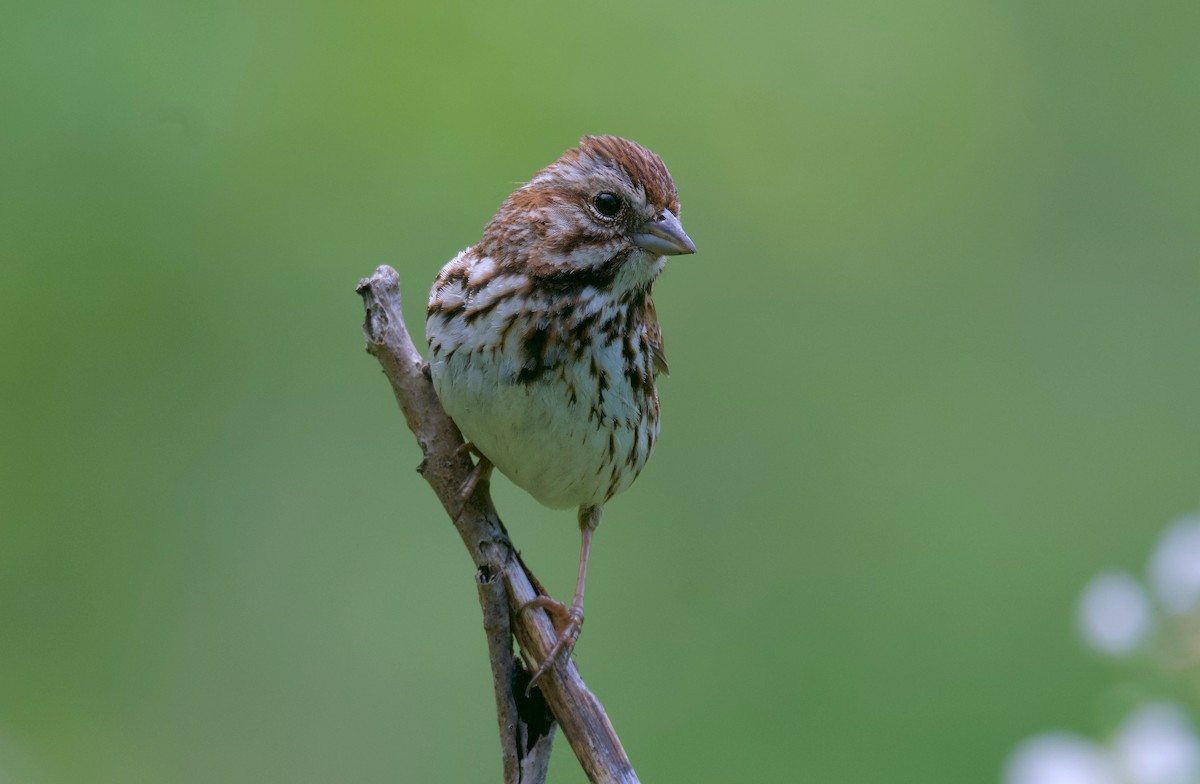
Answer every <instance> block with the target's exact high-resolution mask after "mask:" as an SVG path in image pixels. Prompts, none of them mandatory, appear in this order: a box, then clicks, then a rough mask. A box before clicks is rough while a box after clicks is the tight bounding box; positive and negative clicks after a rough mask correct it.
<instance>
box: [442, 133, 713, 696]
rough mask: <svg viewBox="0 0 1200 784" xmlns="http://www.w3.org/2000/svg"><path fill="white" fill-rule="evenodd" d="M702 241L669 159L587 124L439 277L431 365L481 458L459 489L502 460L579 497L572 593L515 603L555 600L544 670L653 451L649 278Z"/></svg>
mask: <svg viewBox="0 0 1200 784" xmlns="http://www.w3.org/2000/svg"><path fill="white" fill-rule="evenodd" d="M695 252H696V246H695V244H694V243H693V242H692V240H691V238H690V237H689V236H688V235H687V232H685V231H684V229H683V225H682V224H681V223H680V220H679V196H678V193H677V191H676V187H675V181H674V180H673V179H672V177H671V174H670V172H669V171H668V170H667V167H666V166H665V165H664V164H663V162H662V159H661V158H659V156H658V155H656V154H655V153H653V152H651V151H650V150H648V149H646V148H645V147H643V146H641V145H640V144H638V143H636V142H633V141H629V140H627V139H623V138H620V137H617V136H607V135H606V136H584V137H583V138H582V139H581V140H580V142H579V144H578V146H576V147H573V148H571V149H569V150H567V151H566V152H565V153H563V154H562V155H561V156H560V157H559V158H558V159H557V160H555V161H554V162H553V163H551V164H549V165H548V166H546V167H545V168H543V169H541V170H540V171H538V172H537V173H536V174H534V176H533V178H532V179H530V180H529V182H527V183H526V184H524V185H522V186H521V187H519V188H518V189H517V190H515V191H513V193H512V194H510V195H509V197H508V198H507V199H506V200H505V201H504V203H503V204H502V205H501V206H500V208H499V209H498V210H497V212H496V213H495V215H494V217H493V218H492V219H491V221H490V222H489V223H488V224H487V226H486V227H485V228H484V230H483V235H482V237H481V238H480V240H479V242H477V243H476V244H474V245H472V246H470V247H468V248H467V249H465V250H463V251H462V252H461V253H459V254H458V255H457V256H455V257H454V258H453V259H451V260H450V261H449V262H448V263H447V264H446V265H445V266H444V267H443V268H442V270H441V272H440V273H439V274H438V275H437V278H436V279H435V281H434V283H433V287H432V289H431V291H430V295H429V304H428V308H427V311H426V323H425V332H426V338H427V342H428V345H429V350H430V357H431V359H430V363H429V367H430V376H431V378H432V381H433V386H434V389H435V391H436V393H437V395H438V398H439V400H440V401H441V403H442V406H443V407H444V408H445V410H446V412H447V413H448V414H449V415H450V417H451V418H452V419H453V420H454V422H455V423H456V424H457V425H458V427H459V429H460V430H461V431H462V432H463V434H464V438H465V439H466V443H465V444H464V449H466V450H470V451H471V452H473V453H474V454H476V455H477V456H478V462H477V463H476V464H475V466H474V469H473V470H472V472H471V474H470V476H469V478H468V479H467V481H466V482H464V484H463V487H462V489H461V494H462V496H463V499H464V500H466V499H467V498H469V497H470V495H471V494H472V493H473V492H474V491H475V490H476V488H477V486H478V484H479V482H480V481H481V480H484V479H487V478H489V477H490V474H491V471H492V468H493V467H494V468H496V469H498V470H499V471H500V472H501V473H502V474H504V475H505V476H506V477H508V478H509V479H510V480H512V482H513V483H514V484H516V485H517V486H518V487H520V488H522V489H523V490H525V491H526V492H528V493H529V494H530V495H531V496H533V498H534V499H536V500H537V501H539V502H540V503H542V504H544V505H545V506H547V507H550V508H552V509H570V508H574V509H577V510H578V512H577V514H578V523H579V530H580V533H581V545H580V555H579V574H578V578H577V580H576V584H575V593H574V596H573V598H572V600H571V603H570V604H569V605H566V604H563V603H562V602H559V601H556V600H555V599H553V598H551V597H549V596H545V595H539V596H538V597H537V598H536V599H534V600H532V601H531V602H529V603H528V604H526V605H525V606H523V607H522V608H521V611H522V612H524V611H526V610H530V609H532V608H534V607H540V608H542V609H543V610H545V611H546V612H547V613H548V614H549V616H550V617H551V620H552V621H553V622H554V626H555V629H556V633H557V638H556V640H555V643H554V646H553V647H552V648H551V650H550V651H549V653H548V654H547V655H546V657H545V658H544V660H543V661H542V662H541V663H540V665H539V667H538V669H537V672H536V673H535V674H534V675H533V678H532V681H533V682H534V683H536V682H537V681H538V679H540V678H541V677H542V675H544V674H545V672H547V671H548V669H549V668H550V667H551V666H552V665H553V663H554V662H555V661H556V660H557V659H558V657H560V656H561V657H562V658H563V659H564V660H569V659H570V656H571V652H572V651H573V649H574V647H575V643H576V641H577V640H578V638H579V633H580V630H581V628H582V626H583V618H584V613H583V596H584V586H585V583H586V581H587V567H588V557H589V554H590V551H591V544H592V535H593V533H594V532H595V530H596V527H597V526H598V525H599V523H600V517H601V514H602V512H603V509H604V505H605V504H606V503H607V502H608V501H609V500H610V499H611V498H612V497H613V496H615V495H617V494H618V493H621V492H622V491H624V490H625V489H627V488H628V487H629V486H630V485H631V484H632V483H633V481H634V480H635V479H636V478H637V477H638V475H639V474H640V473H641V472H642V469H643V468H644V467H645V465H646V462H647V461H648V460H649V459H650V455H651V452H653V451H654V445H655V442H656V441H657V439H658V434H659V414H660V410H659V399H658V391H657V387H656V381H657V379H658V376H659V375H660V374H664V375H665V374H666V373H667V370H668V368H667V359H666V355H665V353H664V352H663V337H662V331H661V329H660V327H659V324H658V317H657V314H656V312H655V309H654V300H653V299H652V298H651V289H652V286H653V284H654V281H655V279H656V278H658V276H659V274H660V273H661V272H662V271H663V268H664V267H665V265H666V263H667V258H668V257H670V256H681V255H687V254H692V253H695Z"/></svg>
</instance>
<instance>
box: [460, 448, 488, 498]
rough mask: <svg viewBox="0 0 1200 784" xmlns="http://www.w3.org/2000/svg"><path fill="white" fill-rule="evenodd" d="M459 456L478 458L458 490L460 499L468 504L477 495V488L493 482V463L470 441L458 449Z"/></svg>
mask: <svg viewBox="0 0 1200 784" xmlns="http://www.w3.org/2000/svg"><path fill="white" fill-rule="evenodd" d="M458 454H460V455H475V456H476V458H477V461H476V463H475V466H474V467H473V468H472V469H471V473H469V474H467V478H466V479H464V480H463V483H462V484H461V485H459V488H458V497H459V498H461V499H462V500H463V501H464V502H466V500H467V499H468V498H470V497H471V496H472V495H473V494H474V493H475V488H476V487H478V486H479V483H480V482H488V481H490V480H491V478H492V461H491V460H488V459H487V458H486V457H485V456H484V454H483V452H480V451H479V449H478V448H477V447H476V446H475V445H474V444H473V443H471V442H470V441H468V442H466V443H465V444H463V445H462V446H460V447H459V448H458Z"/></svg>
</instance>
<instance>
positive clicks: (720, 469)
mask: <svg viewBox="0 0 1200 784" xmlns="http://www.w3.org/2000/svg"><path fill="white" fill-rule="evenodd" d="M4 16H5V21H4V24H3V25H2V26H0V74H3V77H2V78H0V106H2V107H3V119H0V254H2V258H0V363H2V365H0V366H2V367H3V373H0V443H2V444H3V449H0V542H2V543H3V544H2V546H0V780H6V781H8V780H11V781H20V782H33V783H34V784H57V783H58V782H73V781H88V782H95V783H97V784H98V783H101V782H129V781H171V782H176V783H177V784H188V783H189V782H212V781H230V782H242V781H245V782H249V781H256V782H257V781H289V782H328V781H354V782H395V781H406V782H410V781H411V782H416V781H448V782H450V781H495V780H497V777H498V774H499V769H500V764H499V748H498V743H497V741H496V738H495V729H494V716H493V713H492V706H491V691H490V687H489V680H488V674H487V668H486V665H485V646H484V641H483V639H482V635H481V632H480V629H479V624H478V618H477V616H478V607H477V605H476V600H475V592H474V590H473V589H472V586H471V570H470V563H469V561H468V559H467V558H466V557H465V555H464V553H463V552H462V546H461V544H460V543H459V541H458V540H457V538H456V537H455V536H453V534H452V532H451V530H450V528H449V526H448V525H447V523H446V521H445V519H444V516H443V514H442V512H441V510H440V508H439V507H438V506H437V505H436V503H435V501H434V499H433V497H432V495H431V494H430V493H429V492H428V490H427V488H426V487H424V486H423V484H422V483H421V482H420V480H419V478H418V477H417V475H416V474H415V473H414V472H413V471H412V468H413V466H414V465H415V464H416V462H417V459H418V452H417V448H416V446H415V444H414V443H413V441H412V439H411V438H410V437H409V435H408V433H407V432H406V430H405V429H404V424H403V420H402V418H401V417H400V416H399V415H398V414H397V412H396V411H395V404H394V402H393V401H392V399H391V395H390V393H389V392H388V390H387V388H386V385H385V383H384V381H383V379H382V378H381V376H380V374H379V371H378V368H377V367H376V365H375V363H374V362H373V361H372V360H371V359H370V358H369V357H367V356H366V355H365V354H364V353H363V352H362V339H361V336H360V332H359V323H360V321H361V314H360V306H359V301H358V298H357V297H356V296H354V293H353V287H354V284H355V283H356V281H357V280H358V278H359V277H361V276H363V275H365V274H367V273H369V272H370V271H371V270H372V269H373V268H374V267H375V265H377V264H380V263H392V264H394V265H395V266H396V267H397V268H398V269H399V270H400V272H401V275H402V278H403V279H404V281H405V283H406V285H407V289H406V292H405V301H406V304H407V307H408V309H409V310H408V312H409V317H410V321H411V322H412V325H413V326H414V329H415V331H417V332H418V334H419V333H420V328H419V323H420V320H421V318H420V314H421V311H422V308H423V303H424V299H425V294H426V292H427V290H428V289H427V287H428V284H429V282H430V281H431V280H432V278H433V275H434V274H435V272H436V270H437V269H438V268H439V267H440V266H441V264H442V263H444V261H445V260H447V259H448V258H450V257H451V256H452V255H453V254H454V253H455V252H457V251H458V250H459V249H461V248H462V247H464V246H466V245H468V244H471V243H472V242H474V241H475V239H476V238H477V237H478V236H479V232H480V229H481V228H482V226H483V225H484V223H485V222H486V221H487V220H488V218H489V217H490V216H491V213H492V211H493V210H494V209H495V208H496V207H497V206H498V205H499V203H500V202H501V200H502V199H503V198H504V196H505V195H506V194H507V193H508V192H509V191H510V190H511V189H512V188H513V186H514V184H515V183H517V182H520V181H522V180H523V179H525V178H527V177H528V176H530V175H531V174H532V173H533V172H534V171H535V170H536V169H537V168H539V167H540V166H542V165H544V164H545V163H547V162H549V161H550V160H552V159H553V158H554V157H555V156H557V155H558V154H559V153H560V152H561V151H562V150H563V149H565V148H567V147H569V146H572V145H573V144H574V143H575V141H576V140H577V139H578V137H579V136H580V135H582V134H584V133H616V134H621V135H625V136H628V137H630V138H633V139H636V140H638V141H640V142H642V143H644V144H646V145H647V146H649V147H651V148H652V149H654V150H656V151H657V152H659V153H660V154H661V155H662V156H663V158H664V159H665V160H666V162H667V164H668V165H669V166H670V167H671V169H672V171H673V173H674V174H675V177H676V180H677V182H678V184H679V188H680V193H681V197H682V203H683V217H684V223H685V225H686V227H687V229H688V232H689V233H690V234H691V236H692V237H693V239H694V240H695V241H696V244H697V245H698V246H699V248H700V253H699V254H697V255H696V256H694V257H688V258H686V259H679V260H676V261H673V262H672V263H671V265H670V268H669V269H668V270H667V272H666V274H665V275H664V277H663V279H661V281H660V282H659V285H658V287H657V289H656V300H657V302H658V310H659V314H660V317H661V320H662V322H663V326H664V330H665V333H666V339H667V349H668V354H669V357H670V360H671V367H672V375H671V377H670V378H669V379H667V380H666V382H665V383H664V384H663V385H662V397H663V408H664V413H665V420H664V431H663V436H662V438H661V440H660V444H659V448H658V452H657V454H656V457H655V459H654V460H653V461H652V462H651V464H650V467H649V468H648V470H647V472H646V473H645V475H644V476H643V477H642V479H641V480H640V481H639V482H638V484H637V485H636V486H635V487H634V488H633V489H632V490H631V491H630V492H629V493H627V494H626V495H625V496H623V497H621V498H619V499H617V500H616V501H614V502H613V503H612V504H611V505H610V506H609V508H608V509H607V514H606V515H605V525H604V526H603V527H602V528H601V530H600V533H599V535H598V538H597V540H596V549H595V551H594V553H593V559H592V573H591V577H590V580H589V586H588V589H589V590H588V600H589V604H588V625H587V630H586V632H585V633H584V635H583V637H582V639H581V642H580V646H579V648H578V649H577V654H578V660H579V662H580V666H581V668H582V670H583V672H584V674H585V676H586V677H587V678H588V680H589V683H590V684H591V685H592V687H593V688H594V689H595V690H596V691H597V693H598V694H599V696H600V697H601V699H603V700H604V702H605V704H606V706H607V707H608V709H609V711H610V713H611V715H612V716H613V718H614V721H615V723H616V726H617V728H618V730H619V731H620V732H621V734H622V738H623V739H624V741H625V745H626V747H627V749H628V751H629V753H630V755H631V757H632V759H633V760H634V762H635V764H636V766H637V768H638V771H639V773H640V774H641V775H642V777H643V778H644V779H645V780H647V781H656V782H668V781H674V782H694V781H740V780H747V779H754V780H763V781H796V780H799V781H821V782H862V781H889V782H890V781H902V782H922V783H927V782H963V781H988V780H995V778H996V777H997V775H998V771H999V770H1000V769H1001V766H1002V764H1003V761H1004V758H1005V756H1006V754H1007V753H1008V751H1009V749H1010V748H1011V747H1012V746H1013V744H1014V743H1015V742H1017V740H1018V739H1020V738H1022V737H1024V736H1025V735H1026V734H1027V733H1028V732H1030V731H1032V730H1035V729H1039V728H1048V727H1056V726H1073V727H1080V726H1086V722H1087V720H1088V717H1087V711H1088V707H1087V706H1088V705H1089V700H1092V699H1093V698H1094V695H1095V694H1097V693H1099V692H1100V691H1102V690H1101V689H1100V688H1099V686H1100V684H1102V683H1103V682H1104V681H1105V679H1106V678H1107V677H1108V672H1109V671H1108V669H1107V668H1108V664H1107V663H1106V662H1104V661H1102V660H1099V659H1097V660H1091V661H1088V660H1083V661H1081V659H1080V658H1079V656H1078V653H1077V646H1076V640H1075V639H1074V635H1073V634H1072V631H1071V629H1070V626H1069V624H1068V623H1066V622H1065V620H1064V619H1067V618H1069V617H1070V613H1071V611H1072V610H1071V608H1072V604H1073V601H1074V597H1075V594H1076V592H1077V590H1078V586H1080V585H1082V584H1083V583H1085V582H1086V580H1087V579H1088V577H1089V576H1090V575H1092V574H1094V573H1095V572H1097V571H1098V570H1100V569H1104V568H1110V567H1111V568H1122V569H1137V568H1139V567H1140V564H1141V563H1142V560H1143V554H1144V553H1145V552H1146V551H1147V549H1148V547H1149V544H1150V542H1151V541H1152V540H1153V539H1154V537H1155V536H1156V534H1157V531H1158V529H1159V527H1160V525H1161V522H1162V521H1163V520H1167V519H1171V518H1172V517H1174V516H1176V515H1179V514H1181V513H1184V512H1187V511H1188V510H1192V509H1195V508H1196V505H1197V501H1198V500H1200V498H1198V495H1197V484H1198V483H1197V477H1198V475H1200V340H1197V336H1198V335H1200V263H1198V262H1200V222H1198V221H1197V216H1198V215H1200V156H1198V155H1197V143H1196V140H1197V139H1198V138H1200V54H1198V50H1197V47H1196V40H1197V33H1198V31H1200V6H1198V5H1197V4H1195V3H1194V2H1192V3H1183V2H1178V3H1150V4H1141V5H1131V4H1128V3H1117V2H1108V1H1105V0H1101V2H1094V3H1082V2H1049V3H1044V2H1031V1H1029V0H1025V1H1024V2H1022V1H1018V2H999V0H993V1H992V2H965V3H964V2H952V1H951V0H917V1H916V2H910V3H903V4H897V3H886V2H880V1H879V0H865V1H863V2H851V3H843V4H829V3H826V4H812V3H809V4H793V5H790V6H789V5H786V4H772V3H754V2H750V3H745V2H743V3H737V4H726V3H713V2H707V3H706V2H699V3H663V2H638V3H632V2H620V1H618V2H609V3H604V4H592V5H579V6H573V7H571V8H568V7H567V6H563V5H560V4H551V3H536V2H524V1H523V0H517V2H513V3H497V4H478V5H472V4H462V3H453V2H450V3H445V4H440V5H437V6H435V5H433V4H422V5H407V4H403V3H401V4H396V3H390V4H385V3H376V4H368V3H362V4H333V3H326V4H317V3H312V2H307V3H299V4H297V3H290V4H285V3H280V2H272V1H271V0H250V2H237V3H235V2H229V1H228V0H216V1H215V2H208V3H187V2H183V3H151V2H146V1H145V0H115V1H114V2H109V3H100V4H87V3H82V2H78V1H77V0H75V2H72V1H71V0H68V2H65V3H43V4H36V3H29V2H24V1H23V0H18V2H16V3H13V4H10V5H9V7H8V8H6V11H5V15H4ZM497 485H498V486H497V489H496V496H497V502H498V504H499V505H500V508H501V510H502V512H503V514H504V515H505V518H506V520H507V521H508V523H509V525H510V528H511V529H512V531H513V535H514V537H515V538H516V539H517V541H518V542H519V543H520V544H521V546H522V548H523V549H524V552H525V555H526V557H527V558H528V560H529V561H530V563H531V564H532V566H533V567H534V568H535V569H536V570H537V572H538V575H539V576H540V577H541V578H542V580H543V581H545V582H546V583H547V584H548V585H549V586H550V587H551V588H552V590H554V591H556V592H558V593H566V592H569V590H570V586H571V584H572V580H573V570H574V568H575V566H574V564H575V558H576V532H575V530H574V524H573V516H572V515H570V514H566V513H556V512H551V511H549V510H545V509H542V508H540V507H538V506H537V505H536V503H534V502H533V501H532V500H530V499H528V498H527V497H525V496H523V495H522V494H521V493H519V492H518V491H516V490H514V489H513V488H512V487H511V486H509V485H506V484H504V483H502V482H501V483H497ZM1096 710H1099V706H1096ZM556 754H557V757H558V760H557V762H556V763H555V767H554V769H553V770H552V777H553V780H554V781H557V782H582V781H583V777H582V774H580V773H579V771H578V768H577V767H576V766H575V765H574V763H573V761H572V760H571V759H570V753H569V750H568V749H567V746H566V744H565V743H563V742H561V741H560V743H559V749H558V751H557V752H556Z"/></svg>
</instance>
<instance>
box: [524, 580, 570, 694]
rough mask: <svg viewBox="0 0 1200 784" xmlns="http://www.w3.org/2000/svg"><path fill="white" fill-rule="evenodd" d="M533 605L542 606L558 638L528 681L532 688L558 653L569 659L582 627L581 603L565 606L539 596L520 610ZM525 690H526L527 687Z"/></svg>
mask: <svg viewBox="0 0 1200 784" xmlns="http://www.w3.org/2000/svg"><path fill="white" fill-rule="evenodd" d="M533 607H540V608H542V609H543V610H545V611H546V614H547V615H549V616H550V621H551V623H553V624H554V630H555V631H556V632H558V639H557V640H555V641H554V647H552V648H551V649H550V652H549V653H547V654H546V658H545V659H544V660H542V663H541V665H540V666H539V667H538V669H537V672H535V673H534V674H533V678H532V679H531V680H530V681H529V688H533V685H534V684H535V683H537V682H538V680H539V679H540V678H541V677H542V676H543V675H545V674H546V672H547V671H548V670H549V669H550V668H551V667H552V666H553V665H554V662H555V661H556V660H557V659H558V657H559V655H562V657H563V660H564V661H570V659H571V651H572V650H574V649H575V642H576V640H578V639H579V632H580V631H582V629H583V606H582V605H581V604H576V603H575V602H571V605H570V606H567V605H565V604H563V603H562V602H559V601H556V600H554V599H551V598H550V597H549V596H539V597H537V598H536V599H533V600H532V601H529V602H527V603H526V604H525V605H524V606H523V607H521V612H525V611H527V610H529V609H531V608H533ZM526 691H527V692H528V689H526Z"/></svg>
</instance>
